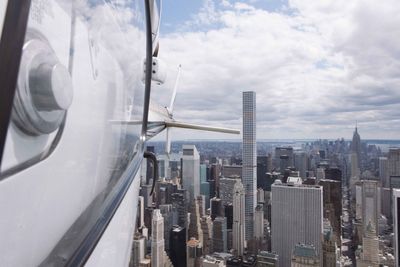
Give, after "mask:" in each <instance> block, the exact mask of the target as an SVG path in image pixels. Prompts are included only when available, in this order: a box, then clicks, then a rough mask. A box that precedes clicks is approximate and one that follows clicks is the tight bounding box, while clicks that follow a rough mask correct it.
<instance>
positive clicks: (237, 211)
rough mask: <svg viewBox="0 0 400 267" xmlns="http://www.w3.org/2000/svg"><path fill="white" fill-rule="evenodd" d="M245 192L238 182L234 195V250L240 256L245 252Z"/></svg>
mask: <svg viewBox="0 0 400 267" xmlns="http://www.w3.org/2000/svg"><path fill="white" fill-rule="evenodd" d="M244 195H245V191H244V188H243V184H242V183H241V182H238V183H236V184H235V188H234V195H233V231H232V232H233V242H232V243H233V244H232V245H233V249H234V250H235V251H236V254H237V255H239V256H242V255H243V252H244V237H245V215H244V209H245V206H244V205H245V196H244Z"/></svg>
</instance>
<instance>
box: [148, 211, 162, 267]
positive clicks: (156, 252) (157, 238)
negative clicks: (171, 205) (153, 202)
mask: <svg viewBox="0 0 400 267" xmlns="http://www.w3.org/2000/svg"><path fill="white" fill-rule="evenodd" d="M151 223H152V233H151V266H153V267H163V266H164V218H163V216H162V215H161V212H160V210H158V209H156V210H154V211H153V219H152V222H151Z"/></svg>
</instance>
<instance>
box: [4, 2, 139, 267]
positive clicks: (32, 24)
mask: <svg viewBox="0 0 400 267" xmlns="http://www.w3.org/2000/svg"><path fill="white" fill-rule="evenodd" d="M72 3H74V4H72ZM145 39H146V38H145V14H144V4H143V3H142V1H93V0H90V1H89V0H88V1H86V0H81V1H63V0H60V1H52V0H47V1H41V0H37V1H32V4H31V8H30V15H29V22H28V27H27V32H26V40H25V43H24V47H23V55H22V58H21V65H20V70H19V76H18V85H17V89H16V94H15V99H14V106H13V114H12V120H11V122H10V125H9V129H8V133H7V141H6V146H5V152H4V155H3V162H2V166H1V173H0V203H2V204H0V211H1V214H2V218H3V219H2V220H1V221H0V226H1V227H0V236H1V239H2V242H1V243H2V244H7V246H6V247H4V246H1V250H2V253H1V256H0V262H2V263H3V264H4V263H5V265H8V263H9V265H14V266H17V265H19V266H26V265H38V264H40V263H41V262H43V261H44V260H45V259H46V257H48V256H49V254H50V252H51V251H52V250H53V249H54V248H57V249H56V250H54V251H57V250H58V249H60V245H63V242H62V240H66V239H72V240H74V241H72V242H71V241H69V243H68V250H69V252H68V253H69V254H68V253H67V256H65V255H64V256H65V257H67V258H68V255H70V254H71V253H72V252H73V251H74V250H75V249H76V248H77V246H78V244H79V243H80V242H81V241H82V240H83V238H85V237H86V235H87V234H88V233H89V231H91V230H92V228H93V227H94V225H95V224H96V222H97V220H98V218H101V216H103V214H104V213H105V212H106V209H109V208H110V205H111V204H113V203H114V202H115V198H114V196H115V195H116V194H119V193H120V192H121V190H122V189H123V187H124V186H125V185H126V184H127V183H128V182H127V181H128V179H132V175H131V174H132V173H134V171H133V170H132V168H134V167H135V166H138V165H139V163H140V161H141V157H142V156H141V155H142V147H143V145H142V141H141V138H140V134H141V129H142V116H143V98H144V83H143V60H144V58H145V51H146V49H145V45H146V44H145ZM3 203H4V204H5V203H12V205H9V204H7V206H5V205H3ZM81 222H84V224H83V225H84V227H82V224H80V223H81ZM79 226H80V227H79ZM44 236H46V240H45V241H43V237H44ZM71 243H72V244H71ZM71 251H72V252H71ZM52 260H54V258H50V259H49V258H48V259H47V261H52Z"/></svg>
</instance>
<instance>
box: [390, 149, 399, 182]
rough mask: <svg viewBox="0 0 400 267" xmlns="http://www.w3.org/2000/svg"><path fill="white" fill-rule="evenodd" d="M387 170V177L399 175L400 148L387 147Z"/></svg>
mask: <svg viewBox="0 0 400 267" xmlns="http://www.w3.org/2000/svg"><path fill="white" fill-rule="evenodd" d="M387 171H388V174H387V176H388V178H389V179H390V177H392V176H400V148H390V149H389V154H388V170H387ZM389 184H390V182H389Z"/></svg>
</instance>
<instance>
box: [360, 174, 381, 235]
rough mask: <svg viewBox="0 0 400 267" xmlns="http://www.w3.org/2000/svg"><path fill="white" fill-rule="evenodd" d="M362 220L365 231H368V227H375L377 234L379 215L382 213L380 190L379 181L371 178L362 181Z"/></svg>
mask: <svg viewBox="0 0 400 267" xmlns="http://www.w3.org/2000/svg"><path fill="white" fill-rule="evenodd" d="M361 192H362V205H361V207H362V222H363V233H364V234H365V233H366V230H367V228H368V227H369V228H371V227H370V226H369V225H372V228H373V229H375V232H374V233H375V234H376V235H377V230H376V229H378V217H379V215H380V207H379V199H380V194H379V191H378V182H377V181H371V180H363V181H362V191H361Z"/></svg>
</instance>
